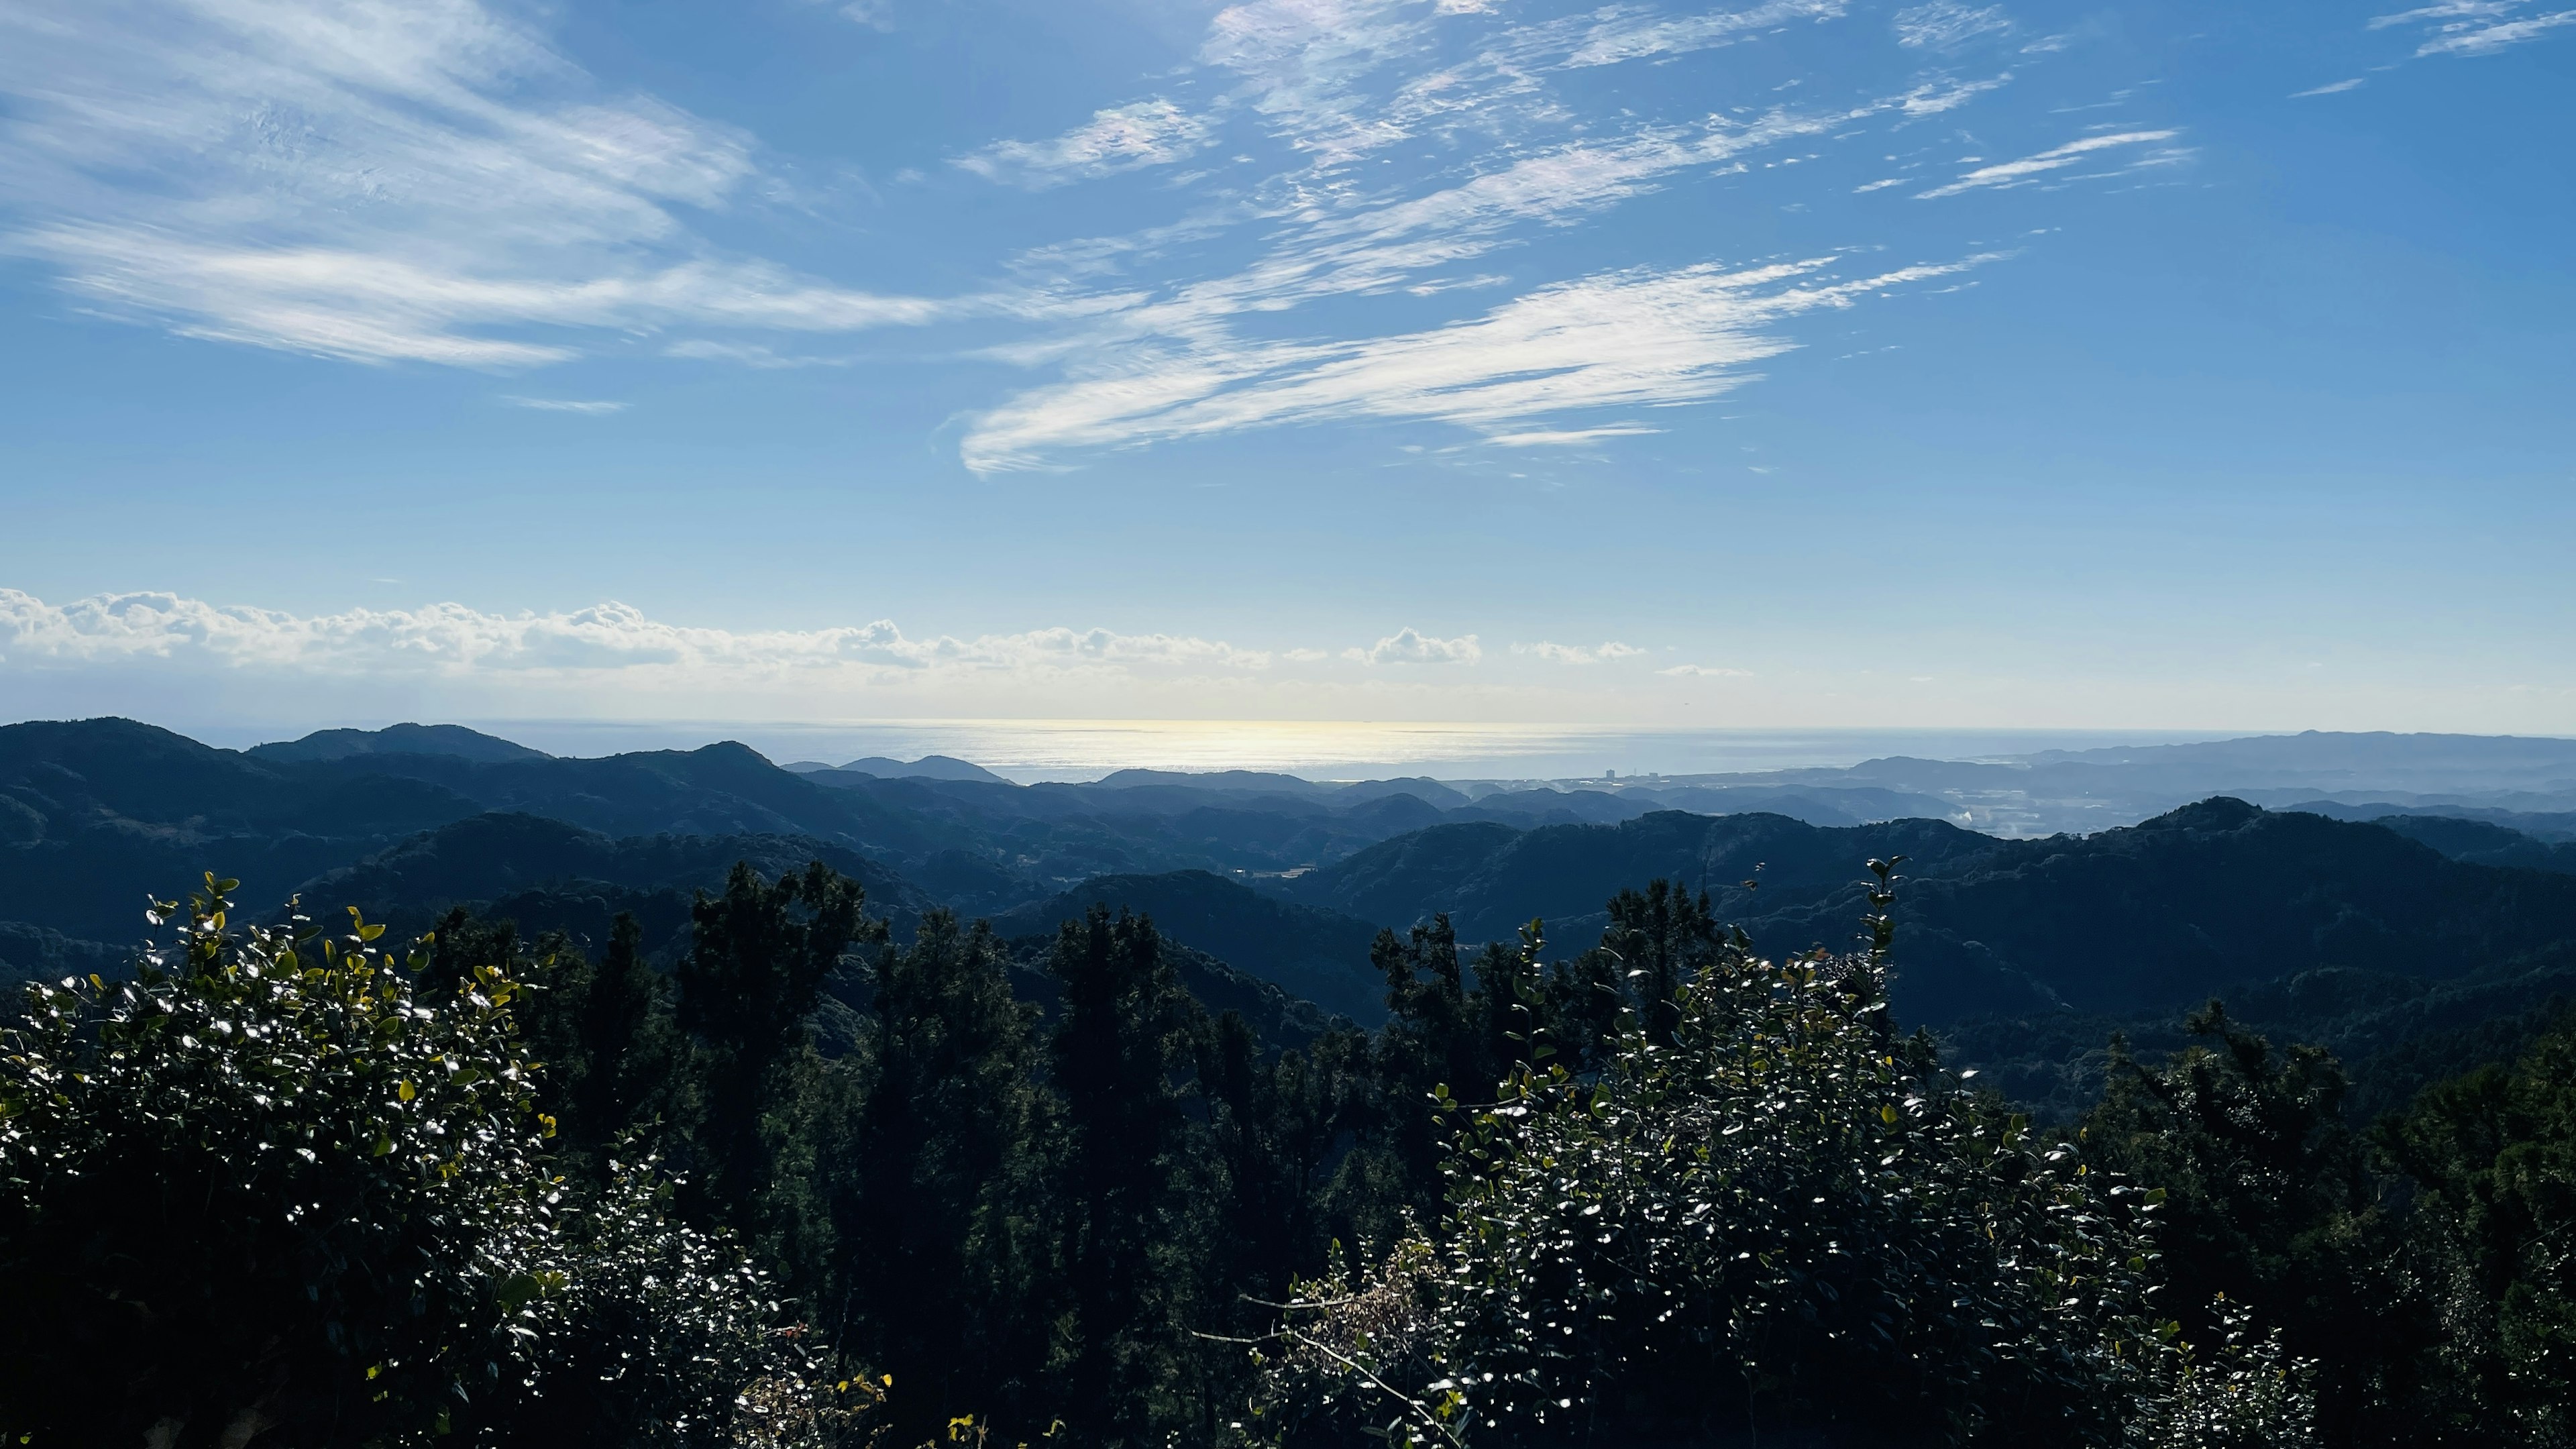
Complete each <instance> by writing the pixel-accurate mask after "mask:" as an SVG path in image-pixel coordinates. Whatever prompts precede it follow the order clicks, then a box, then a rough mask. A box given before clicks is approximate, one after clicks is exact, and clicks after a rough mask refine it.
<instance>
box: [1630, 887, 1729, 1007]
mask: <svg viewBox="0 0 2576 1449" xmlns="http://www.w3.org/2000/svg"><path fill="white" fill-rule="evenodd" d="M1723 945H1724V936H1723V933H1722V932H1720V931H1719V929H1718V925H1717V920H1716V918H1715V917H1714V916H1712V915H1711V914H1710V913H1709V905H1708V892H1706V891H1702V892H1700V893H1699V895H1698V896H1697V897H1693V896H1692V895H1691V894H1690V893H1689V892H1687V891H1682V890H1677V889H1675V888H1674V887H1673V884H1672V882H1670V881H1663V880H1655V881H1648V882H1647V883H1646V889H1645V891H1644V893H1642V894H1640V893H1639V892H1637V891H1633V890H1623V891H1621V892H1619V894H1618V895H1616V896H1614V897H1612V898H1611V901H1610V924H1609V925H1607V926H1605V927H1603V928H1602V931H1601V950H1602V951H1603V952H1605V953H1607V954H1608V955H1609V956H1610V957H1611V958H1612V959H1614V960H1616V961H1618V962H1619V963H1620V964H1621V966H1622V967H1623V968H1624V970H1625V973H1626V976H1627V980H1628V982H1629V984H1630V985H1631V987H1632V988H1633V989H1634V990H1635V991H1636V993H1637V1001H1638V1005H1639V1007H1640V1010H1641V1014H1642V1018H1643V1025H1644V1027H1645V1032H1646V1040H1647V1041H1649V1042H1651V1043H1653V1044H1654V1045H1656V1046H1659V1047H1663V1046H1671V1045H1672V1044H1673V1033H1674V1031H1675V1030H1676V1029H1677V1028H1678V1026H1679V1024H1680V1021H1681V1006H1680V1003H1679V1002H1678V1001H1677V1000H1676V999H1675V997H1676V994H1677V993H1678V992H1679V991H1680V990H1681V986H1682V983H1683V982H1685V981H1688V980H1689V979H1691V977H1692V976H1694V975H1695V974H1697V973H1698V972H1700V971H1701V970H1703V969H1705V968H1706V967H1707V966H1708V965H1709V964H1710V963H1711V962H1713V961H1715V960H1716V959H1717V957H1718V954H1719V951H1720V949H1721V947H1722V946H1723Z"/></svg>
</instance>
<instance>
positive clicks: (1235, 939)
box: [993, 870, 1386, 1026]
mask: <svg viewBox="0 0 2576 1449" xmlns="http://www.w3.org/2000/svg"><path fill="white" fill-rule="evenodd" d="M1095 904H1099V905H1105V906H1108V907H1109V908H1110V909H1111V910H1117V909H1120V908H1121V907H1124V908H1127V909H1131V910H1134V911H1136V912H1138V913H1140V914H1143V915H1148V916H1151V917H1153V919H1154V925H1155V928H1156V929H1157V930H1159V931H1161V932H1162V933H1163V934H1164V935H1166V936H1168V937H1170V938H1172V939H1173V940H1176V941H1180V942H1183V943H1185V944H1187V945H1190V946H1194V947H1196V948H1198V949H1199V950H1201V951H1205V952H1207V953H1208V954H1209V955H1211V956H1214V957H1216V958H1218V959H1219V960H1222V961H1226V962H1228V963H1230V964H1232V965H1234V966H1236V967H1237V968H1239V969H1241V970H1244V971H1247V972H1249V973H1251V974H1252V975H1254V976H1258V977H1260V978H1262V979H1263V980H1265V981H1273V982H1277V983H1278V984H1279V985H1280V986H1281V987H1283V988H1285V989H1287V990H1288V991H1289V992H1291V993H1292V994H1294V995H1297V996H1301V997H1304V998H1305V999H1306V1000H1308V1001H1311V1002H1314V1003H1315V1004H1316V1005H1318V1006H1320V1007H1322V1008H1323V1009H1324V1010H1326V1011H1329V1012H1335V1013H1338V1014H1340V1015H1343V1016H1347V1017H1349V1018H1351V1019H1352V1020H1353V1021H1357V1022H1360V1023H1363V1024H1366V1025H1372V1026H1373V1025H1375V1024H1377V1023H1378V1022H1381V1021H1383V1020H1385V1019H1386V983H1385V981H1384V980H1383V979H1381V978H1380V977H1379V976H1378V974H1377V972H1376V971H1375V970H1374V969H1373V968H1372V967H1371V966H1370V965H1369V943H1370V942H1371V941H1372V940H1373V939H1375V938H1376V936H1377V930H1378V928H1377V927H1375V926H1373V925H1370V924H1369V923H1368V922H1366V921H1362V920H1358V919H1355V918H1353V917H1350V916H1345V915H1341V914H1339V913H1338V912H1334V911H1329V910H1323V909H1319V908H1317V907H1313V906H1301V905H1294V904H1291V903H1289V902H1287V901H1281V900H1274V899H1271V898H1270V897H1267V896H1263V895H1260V894H1258V893H1256V892H1254V891H1252V890H1249V889H1247V888H1245V887H1243V886H1241V885H1238V884H1236V883H1235V882H1233V881H1229V880H1224V879H1221V878H1219V877H1217V876H1213V875H1210V874H1208V873H1207V872H1205V871H1197V870H1186V871H1174V872H1172V873H1170V874H1167V875H1144V876H1139V875H1114V876H1101V877H1099V878H1097V879H1095V880H1088V881H1085V882H1083V883H1082V884H1081V885H1079V886H1076V887H1075V888H1073V889H1072V890H1069V891H1066V892H1064V893H1062V894H1060V895H1057V896H1053V897H1051V898H1049V899H1047V900H1044V901H1040V902H1037V903H1036V904H1034V905H1027V906H1022V907H1020V908H1019V909H1017V910H1014V911H1009V912H1006V913H1004V914H1002V915H999V916H995V917H994V918H993V927H994V929H995V930H998V931H1001V932H1002V933H1004V934H1005V935H1009V936H1030V935H1040V934H1051V933H1053V932H1054V930H1055V929H1056V927H1057V925H1058V924H1060V923H1061V922H1064V921H1068V920H1074V919H1078V918H1079V917H1081V916H1082V914H1083V913H1084V912H1086V911H1088V910H1089V909H1090V908H1091V907H1092V906H1093V905H1095Z"/></svg>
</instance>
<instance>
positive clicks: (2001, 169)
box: [1914, 131, 2191, 201]
mask: <svg viewBox="0 0 2576 1449" xmlns="http://www.w3.org/2000/svg"><path fill="white" fill-rule="evenodd" d="M2180 134H2181V133H2180V132H2178V131H2118V132H2113V133H2111V134H2109V135H2103V136H2087V137H2085V138H2084V139H2082V140H2080V141H2069V142H2067V143H2066V144H2065V145H2063V146H2053V147H2050V148H2049V149H2048V150H2045V151H2042V152H2040V153H2039V154H2038V155H2035V156H2025V157H2023V158H2022V159H2020V160H2018V161H2000V162H1997V163H1995V164H1994V165H1992V166H1980V167H1978V168H1977V169H1976V170H1974V171H1971V172H1969V173H1967V174H1966V175H1964V176H1962V177H1960V178H1959V179H1958V180H1956V181H1953V182H1951V183H1949V184H1948V185H1946V186H1935V187H1933V188H1932V189H1931V190H1929V191H1918V192H1916V193H1914V195H1915V199H1916V200H1918V201H1929V200H1932V199H1934V198H1936V197H1943V196H1957V195H1960V194H1961V193H1963V192H1969V191H1979V190H1986V189H2003V188H2009V187H2015V186H2028V185H2030V184H2032V183H2033V182H2035V181H2038V180H2041V179H2043V178H2050V179H2053V178H2051V176H2050V174H2051V173H2053V172H2057V171H2062V170H2065V169H2066V168H2068V167H2070V166H2074V165H2077V164H2079V163H2081V162H2083V161H2084V160H2085V158H2086V157H2089V156H2093V155H2095V154H2096V153H2098V152H2102V151H2109V150H2113V149H2116V148H2119V147H2124V146H2148V145H2152V144H2153V143H2156V142H2159V141H2170V140H2172V139H2173V138H2174V137H2175V136H2178V135H2180ZM2190 154H2191V153H2190V152H2189V151H2187V150H2184V149H2182V148H2179V147H2158V148H2157V149H2155V150H2151V151H2148V152H2146V153H2145V154H2144V155H2142V156H2138V157H2134V158H2132V159H2131V160H2129V161H2128V162H2126V163H2125V164H2124V165H2123V166H2122V168H2121V169H2123V170H2135V169H2137V168H2138V167H2141V166H2159V165H2170V164H2172V163H2174V162H2176V161H2180V160H2182V159H2184V158H2185V157H2187V156H2189V155H2190Z"/></svg>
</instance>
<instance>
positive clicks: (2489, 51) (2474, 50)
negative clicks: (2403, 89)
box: [2368, 0, 2576, 59]
mask: <svg viewBox="0 0 2576 1449" xmlns="http://www.w3.org/2000/svg"><path fill="white" fill-rule="evenodd" d="M2530 3H2531V0H2441V3H2439V4H2434V5H2419V6H2417V7H2416V8H2414V9H2412V10H2400V11H2397V12H2395V13H2393V14H2388V15H2374V16H2372V17H2371V18H2370V23H2369V26H2368V28H2369V29H2372V30H2386V29H2388V28H2389V27H2390V26H2395V25H2420V26H2423V27H2424V29H2425V36H2424V39H2423V40H2422V41H2421V42H2420V43H2419V44H2417V45H2416V47H2415V58H2417V59H2421V58H2423V57H2426V56H2434V55H2454V56H2481V55H2495V54H2498V53H2500V52H2502V51H2506V50H2510V49H2512V48H2513V47H2514V46H2517V45H2521V44H2524V43H2526V42H2528V41H2534V40H2538V39H2541V38H2542V37H2543V36H2546V35H2547V34H2549V33H2550V32H2551V31H2554V30H2559V29H2563V28H2565V27H2567V26H2570V25H2576V10H2556V11H2551V12H2549V13H2546V14H2542V15H2526V16H2523V17H2522V18H2521V19H2518V20H2515V19H2507V18H2506V17H2508V16H2512V15H2516V14H2519V13H2520V12H2521V11H2523V10H2524V9H2526V8H2527V7H2528V6H2529V5H2530Z"/></svg>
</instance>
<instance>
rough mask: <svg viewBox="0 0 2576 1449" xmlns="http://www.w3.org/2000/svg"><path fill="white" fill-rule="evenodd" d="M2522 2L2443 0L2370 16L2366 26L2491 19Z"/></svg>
mask: <svg viewBox="0 0 2576 1449" xmlns="http://www.w3.org/2000/svg"><path fill="white" fill-rule="evenodd" d="M2524 3H2526V0H2443V3H2441V4H2439V5H2422V6H2418V7H2416V8H2415V9H2413V10H2400V11H2398V12H2396V13H2395V14H2393V15H2374V16H2372V17H2370V23H2369V25H2368V27H2367V28H2368V29H2371V30H2386V29H2387V28H2388V27H2390V26H2392V25H2414V24H2418V23H2421V22H2425V21H2448V20H2471V21H2475V20H2492V19H2495V18H2496V17H2498V16H2503V15H2510V14H2512V13H2513V12H2514V11H2516V10H2519V9H2521V8H2522V6H2523V5H2524Z"/></svg>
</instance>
